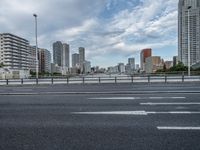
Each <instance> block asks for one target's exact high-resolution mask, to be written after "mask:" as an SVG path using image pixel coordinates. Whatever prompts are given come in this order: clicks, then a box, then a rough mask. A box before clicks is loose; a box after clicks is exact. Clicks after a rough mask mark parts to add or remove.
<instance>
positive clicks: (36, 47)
mask: <svg viewBox="0 0 200 150" xmlns="http://www.w3.org/2000/svg"><path fill="white" fill-rule="evenodd" d="M33 16H34V17H35V41H36V45H35V53H36V79H38V42H37V14H33Z"/></svg>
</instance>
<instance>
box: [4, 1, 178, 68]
mask: <svg viewBox="0 0 200 150" xmlns="http://www.w3.org/2000/svg"><path fill="white" fill-rule="evenodd" d="M177 4H178V0H126V1H124V0H95V1H94V0H56V1H55V0H42V1H40V0H12V1H7V0H1V5H0V29H1V32H10V33H14V34H17V35H19V36H22V37H24V38H26V39H28V40H29V41H30V42H31V43H32V44H34V18H33V16H32V14H33V13H37V14H38V35H39V45H40V46H41V47H44V48H47V49H49V50H52V43H53V42H55V41H57V40H60V41H63V42H66V43H69V44H70V47H71V53H74V52H76V51H77V49H78V47H80V46H83V47H85V48H86V55H87V59H89V60H90V59H91V60H94V61H95V58H98V59H100V58H104V59H102V60H104V61H102V64H99V65H103V64H106V63H105V59H106V58H107V59H111V57H117V56H118V57H119V56H120V57H127V56H131V55H132V54H133V53H135V52H137V51H139V50H141V49H143V48H146V47H151V48H153V49H154V48H157V49H162V48H163V47H166V46H169V45H170V46H172V45H173V46H176V45H177ZM100 60H101V59H100ZM100 60H98V61H97V62H101V61H100ZM113 61H114V62H117V61H118V60H117V59H116V60H115V59H113ZM93 63H94V64H96V63H95V62H93ZM104 66H105V65H104Z"/></svg>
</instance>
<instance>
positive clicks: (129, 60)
mask: <svg viewBox="0 0 200 150" xmlns="http://www.w3.org/2000/svg"><path fill="white" fill-rule="evenodd" d="M128 65H130V69H131V70H135V58H129V59H128Z"/></svg>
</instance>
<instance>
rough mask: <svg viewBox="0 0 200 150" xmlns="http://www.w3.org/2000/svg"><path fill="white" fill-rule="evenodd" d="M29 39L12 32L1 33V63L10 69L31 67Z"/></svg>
mask: <svg viewBox="0 0 200 150" xmlns="http://www.w3.org/2000/svg"><path fill="white" fill-rule="evenodd" d="M29 53H30V52H29V41H28V40H26V39H24V38H21V37H18V36H16V35H13V34H10V33H2V34H0V63H2V64H3V65H4V66H5V67H7V68H9V69H18V70H20V69H22V70H27V69H29V55H30V54H29Z"/></svg>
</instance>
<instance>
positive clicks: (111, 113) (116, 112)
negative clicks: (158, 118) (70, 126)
mask: <svg viewBox="0 0 200 150" xmlns="http://www.w3.org/2000/svg"><path fill="white" fill-rule="evenodd" d="M71 114H77V115H78V114H80V115H147V113H146V112H145V111H107V112H106V111H105V112H72V113H71Z"/></svg>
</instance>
